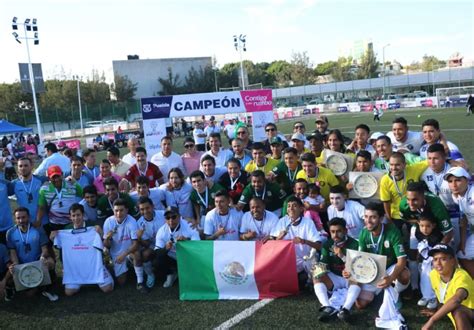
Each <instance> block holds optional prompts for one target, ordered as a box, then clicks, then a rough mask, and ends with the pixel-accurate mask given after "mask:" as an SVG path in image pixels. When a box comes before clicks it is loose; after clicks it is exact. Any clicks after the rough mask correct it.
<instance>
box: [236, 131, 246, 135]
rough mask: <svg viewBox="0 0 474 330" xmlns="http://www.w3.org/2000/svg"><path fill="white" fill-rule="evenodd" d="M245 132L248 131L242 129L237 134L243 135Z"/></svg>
mask: <svg viewBox="0 0 474 330" xmlns="http://www.w3.org/2000/svg"><path fill="white" fill-rule="evenodd" d="M245 133H247V132H245V131H241V132H237V135H242V134H245Z"/></svg>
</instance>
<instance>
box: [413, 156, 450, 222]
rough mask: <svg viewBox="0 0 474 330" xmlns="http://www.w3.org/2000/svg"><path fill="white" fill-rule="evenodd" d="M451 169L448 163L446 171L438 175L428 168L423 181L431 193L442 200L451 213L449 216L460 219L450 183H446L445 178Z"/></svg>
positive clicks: (423, 175) (422, 177)
mask: <svg viewBox="0 0 474 330" xmlns="http://www.w3.org/2000/svg"><path fill="white" fill-rule="evenodd" d="M450 168H451V166H450V165H449V164H447V163H446V165H445V167H444V170H443V171H441V172H440V173H436V172H434V171H433V170H432V169H431V168H429V167H428V168H427V169H426V170H425V171H424V172H423V174H422V175H421V180H423V181H424V182H425V184H426V186H427V187H428V189H429V191H430V192H431V193H432V194H433V195H436V196H438V197H439V198H440V199H441V201H442V202H443V204H444V206H446V208H447V209H448V211H449V216H450V217H451V218H458V217H459V206H458V205H457V204H456V203H455V202H454V200H453V196H452V194H451V190H450V189H449V184H448V181H445V180H444V178H443V177H444V175H445V174H446V172H447V171H448V170H449V169H450Z"/></svg>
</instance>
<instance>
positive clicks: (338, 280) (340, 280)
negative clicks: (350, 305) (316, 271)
mask: <svg viewBox="0 0 474 330" xmlns="http://www.w3.org/2000/svg"><path fill="white" fill-rule="evenodd" d="M327 275H328V277H329V279H330V280H331V281H332V284H333V285H334V286H333V288H332V291H336V290H338V289H343V288H348V287H349V280H346V279H345V278H344V277H342V276H339V275H336V274H334V273H333V272H329V273H327Z"/></svg>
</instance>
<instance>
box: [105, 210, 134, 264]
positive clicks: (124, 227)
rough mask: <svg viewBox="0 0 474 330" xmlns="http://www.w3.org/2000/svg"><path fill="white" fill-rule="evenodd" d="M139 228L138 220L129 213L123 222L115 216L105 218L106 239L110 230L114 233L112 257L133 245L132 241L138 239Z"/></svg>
mask: <svg viewBox="0 0 474 330" xmlns="http://www.w3.org/2000/svg"><path fill="white" fill-rule="evenodd" d="M137 229H138V227H137V221H136V220H135V219H134V218H133V217H132V216H131V215H127V217H126V218H125V219H124V220H123V221H122V223H118V221H117V219H116V218H115V216H111V217H108V218H107V220H105V222H104V239H105V237H106V236H107V234H108V233H109V232H110V231H112V232H113V233H114V234H113V236H112V240H111V242H112V244H111V246H110V255H111V256H112V259H115V258H117V257H118V256H119V255H120V254H122V253H123V252H125V251H126V250H127V249H128V248H129V247H130V246H132V241H133V240H136V239H137Z"/></svg>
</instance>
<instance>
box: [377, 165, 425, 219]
mask: <svg viewBox="0 0 474 330" xmlns="http://www.w3.org/2000/svg"><path fill="white" fill-rule="evenodd" d="M427 168H428V161H426V160H424V161H422V162H419V163H415V164H413V165H407V166H406V168H405V175H404V177H403V179H401V180H396V181H395V180H393V179H392V177H391V176H390V175H389V174H385V175H384V176H383V177H382V179H381V180H380V200H381V201H382V202H390V217H391V218H392V219H393V220H400V219H401V218H402V216H401V215H400V202H401V201H402V198H403V197H404V196H406V194H407V186H408V184H409V183H411V182H418V181H420V177H421V175H422V174H423V172H424V171H425V170H426V169H427Z"/></svg>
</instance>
